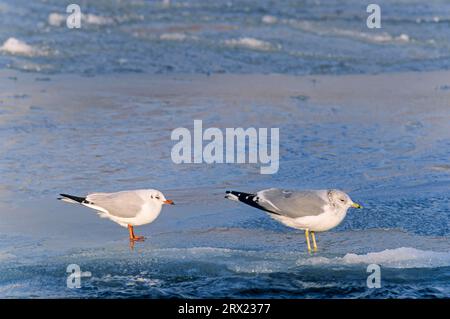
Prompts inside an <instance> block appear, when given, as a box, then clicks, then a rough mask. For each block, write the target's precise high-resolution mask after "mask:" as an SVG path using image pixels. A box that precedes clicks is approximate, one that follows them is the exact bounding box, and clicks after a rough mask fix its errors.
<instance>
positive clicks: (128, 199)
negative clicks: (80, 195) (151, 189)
mask: <svg viewBox="0 0 450 319" xmlns="http://www.w3.org/2000/svg"><path fill="white" fill-rule="evenodd" d="M86 200H87V201H88V202H89V203H90V204H93V206H99V207H101V208H103V209H106V210H107V211H108V213H110V214H111V215H113V216H116V217H121V218H133V217H136V215H137V214H138V213H139V212H140V210H141V208H142V206H143V205H144V200H143V199H142V198H141V197H140V196H139V195H138V194H136V192H133V191H124V192H117V193H95V194H89V195H88V196H87V197H86Z"/></svg>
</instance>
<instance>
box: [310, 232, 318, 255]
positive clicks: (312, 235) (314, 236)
mask: <svg viewBox="0 0 450 319" xmlns="http://www.w3.org/2000/svg"><path fill="white" fill-rule="evenodd" d="M311 238H312V240H313V248H314V251H315V252H316V251H317V244H316V235H315V234H314V232H313V231H312V232H311Z"/></svg>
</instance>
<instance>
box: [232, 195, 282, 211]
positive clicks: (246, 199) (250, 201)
mask: <svg viewBox="0 0 450 319" xmlns="http://www.w3.org/2000/svg"><path fill="white" fill-rule="evenodd" d="M225 198H228V199H230V200H234V201H237V202H242V203H244V204H247V205H249V206H252V207H255V208H258V209H262V210H264V211H266V212H268V213H271V214H276V215H279V214H278V213H275V212H273V211H270V210H268V209H267V208H264V207H262V206H261V205H259V203H258V195H257V194H249V193H243V192H236V191H226V195H225Z"/></svg>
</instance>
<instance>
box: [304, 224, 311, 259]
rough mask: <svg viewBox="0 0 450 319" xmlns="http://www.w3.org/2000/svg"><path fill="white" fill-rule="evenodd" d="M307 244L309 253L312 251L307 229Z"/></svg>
mask: <svg viewBox="0 0 450 319" xmlns="http://www.w3.org/2000/svg"><path fill="white" fill-rule="evenodd" d="M305 237H306V245H308V253H310V252H311V244H310V243H309V230H307V229H306V230H305Z"/></svg>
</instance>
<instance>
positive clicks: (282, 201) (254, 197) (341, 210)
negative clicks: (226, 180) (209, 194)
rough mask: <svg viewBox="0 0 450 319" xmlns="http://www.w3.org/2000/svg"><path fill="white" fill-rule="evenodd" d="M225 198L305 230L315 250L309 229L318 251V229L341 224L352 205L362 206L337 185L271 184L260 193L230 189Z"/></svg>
mask: <svg viewBox="0 0 450 319" xmlns="http://www.w3.org/2000/svg"><path fill="white" fill-rule="evenodd" d="M225 198H228V199H231V200H235V201H239V202H243V203H245V204H247V205H250V206H253V207H256V208H259V209H262V210H264V211H266V212H268V213H269V215H270V216H271V217H272V218H274V219H276V220H278V221H279V222H281V223H282V224H284V225H286V226H288V227H292V228H295V229H301V230H304V231H305V237H306V244H307V246H308V252H311V245H310V242H309V232H311V237H312V240H313V248H314V251H317V244H316V238H315V235H314V233H315V232H323V231H327V230H330V229H332V228H334V227H336V226H337V225H339V224H340V223H341V222H342V220H343V219H344V218H345V215H346V214H347V210H348V209H349V208H350V207H354V208H362V207H361V205H359V204H357V203H355V202H353V201H352V200H351V198H350V196H348V195H347V194H346V193H344V192H343V191H340V190H337V189H329V190H301V191H291V190H284V189H278V188H270V189H265V190H262V191H259V192H257V193H256V194H248V193H242V192H235V191H227V192H226V195H225Z"/></svg>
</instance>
